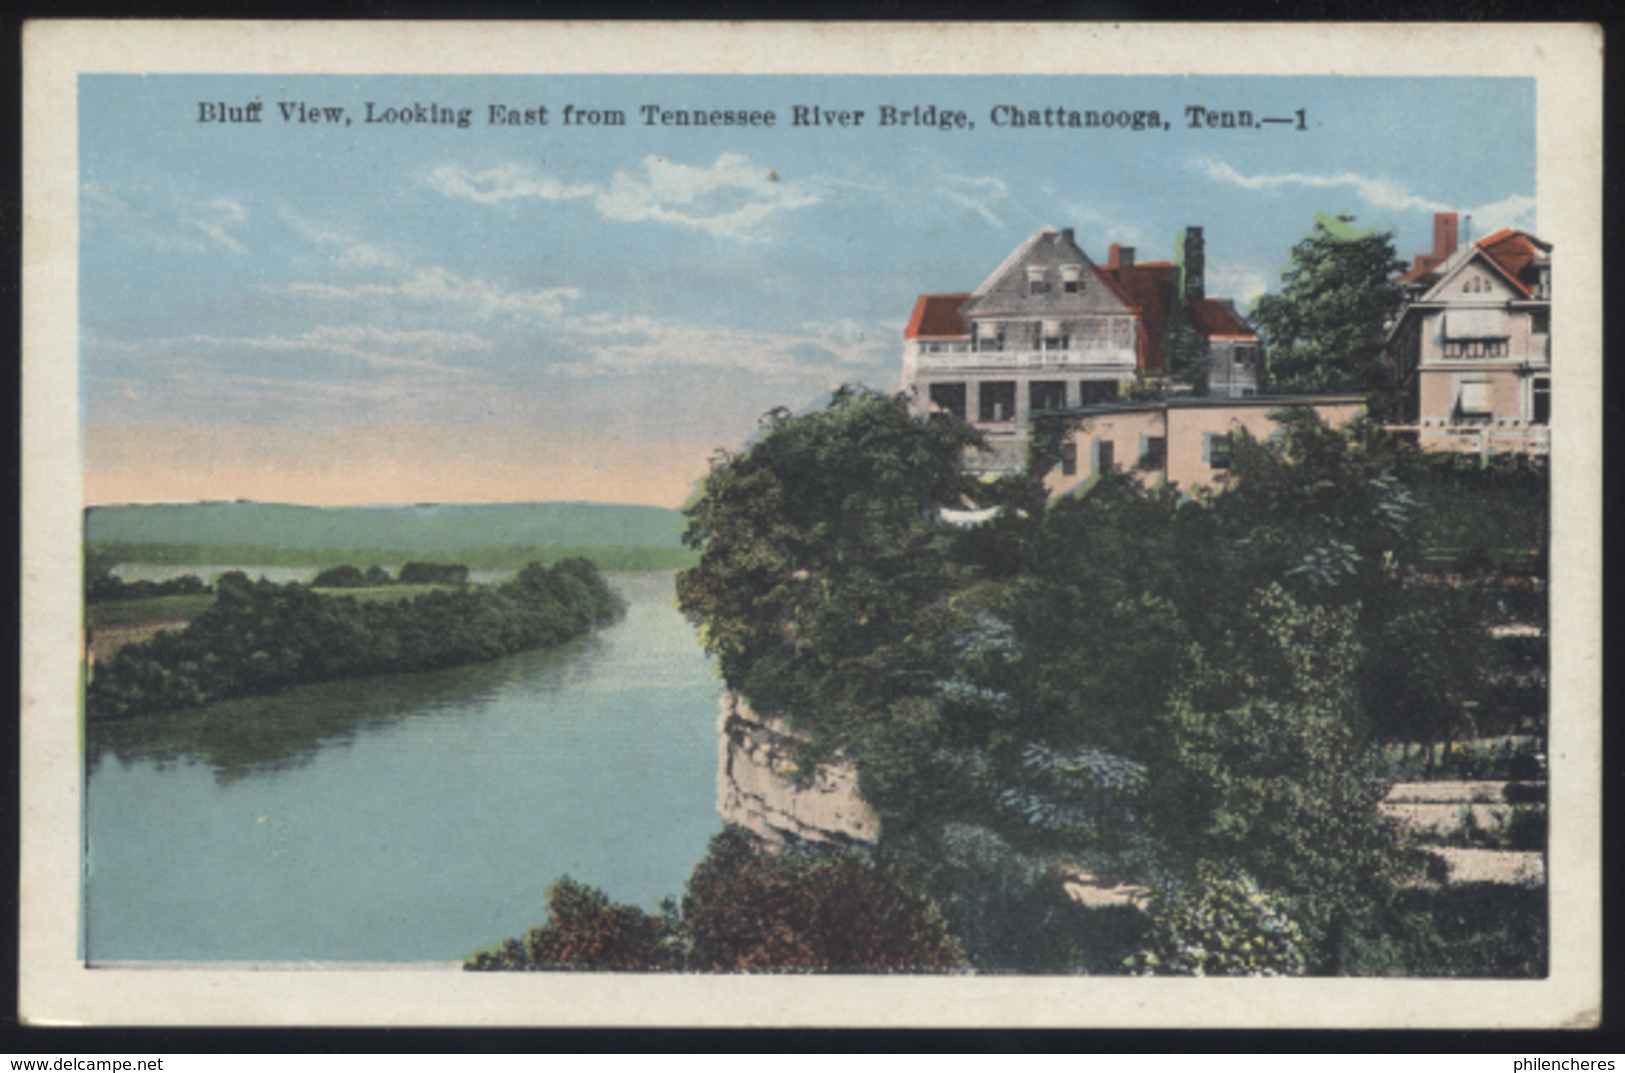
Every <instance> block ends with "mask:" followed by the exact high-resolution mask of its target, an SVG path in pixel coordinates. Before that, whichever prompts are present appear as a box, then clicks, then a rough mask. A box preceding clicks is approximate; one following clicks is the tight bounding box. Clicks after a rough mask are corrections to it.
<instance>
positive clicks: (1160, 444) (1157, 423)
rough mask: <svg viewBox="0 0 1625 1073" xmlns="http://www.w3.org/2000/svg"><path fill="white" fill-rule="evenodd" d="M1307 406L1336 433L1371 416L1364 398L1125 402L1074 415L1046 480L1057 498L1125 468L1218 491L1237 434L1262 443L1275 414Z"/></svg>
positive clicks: (1148, 478)
mask: <svg viewBox="0 0 1625 1073" xmlns="http://www.w3.org/2000/svg"><path fill="white" fill-rule="evenodd" d="M1283 406H1306V407H1309V408H1310V409H1312V410H1314V411H1315V413H1316V414H1317V415H1318V416H1319V417H1320V419H1321V420H1322V421H1323V422H1325V423H1326V424H1328V425H1331V426H1333V427H1336V426H1338V425H1342V424H1344V423H1346V422H1348V421H1351V420H1353V419H1354V418H1356V417H1358V416H1359V415H1360V414H1361V413H1363V412H1364V410H1365V399H1364V398H1363V397H1362V396H1359V395H1330V394H1328V395H1294V396H1288V397H1276V398H1267V397H1260V396H1253V397H1251V398H1244V399H1212V398H1198V397H1195V396H1187V397H1182V398H1174V399H1167V400H1158V401H1155V402H1143V403H1119V404H1117V405H1113V406H1101V407H1096V408H1091V409H1088V410H1082V411H1079V412H1077V413H1076V414H1073V415H1069V420H1068V430H1067V437H1066V439H1065V441H1064V442H1063V443H1062V445H1061V463H1060V465H1058V466H1057V467H1056V468H1055V469H1054V470H1053V471H1052V472H1051V473H1050V474H1049V475H1048V476H1047V477H1046V478H1045V481H1044V487H1045V488H1046V489H1047V490H1048V492H1049V493H1050V495H1051V496H1058V495H1065V494H1066V493H1068V492H1071V491H1075V490H1076V489H1078V488H1079V486H1081V485H1083V484H1084V482H1086V481H1088V480H1090V479H1091V478H1093V477H1094V476H1096V475H1097V474H1099V473H1102V472H1105V471H1106V470H1108V469H1113V468H1115V469H1119V470H1122V471H1123V472H1124V473H1127V474H1128V475H1130V476H1131V477H1133V478H1134V479H1135V480H1138V481H1139V482H1140V483H1141V484H1144V485H1146V486H1147V487H1151V486H1154V485H1157V484H1171V485H1175V486H1177V487H1179V488H1181V489H1183V490H1186V491H1190V490H1192V489H1195V488H1197V487H1203V488H1211V489H1214V490H1216V491H1217V490H1219V489H1222V488H1225V487H1226V486H1228V485H1229V483H1230V454H1229V438H1230V434H1231V433H1233V432H1237V431H1240V430H1245V431H1246V432H1247V433H1248V434H1249V435H1251V436H1252V437H1253V438H1254V439H1255V440H1264V439H1268V438H1269V435H1270V433H1272V432H1274V431H1275V429H1276V424H1275V422H1274V421H1273V420H1271V419H1270V416H1269V414H1270V412H1271V411H1272V410H1275V409H1277V408H1278V407H1283Z"/></svg>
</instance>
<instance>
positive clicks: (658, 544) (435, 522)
mask: <svg viewBox="0 0 1625 1073" xmlns="http://www.w3.org/2000/svg"><path fill="white" fill-rule="evenodd" d="M682 527H683V518H682V515H681V514H680V513H679V512H677V511H675V510H668V509H666V508H664V507H640V506H626V505H620V504H606V503H475V504H461V503H449V504H424V505H419V506H408V507H300V506H290V505H286V504H275V503H176V504H152V505H147V504H137V505H129V506H115V507H92V508H90V509H88V510H87V511H86V512H85V537H86V539H88V540H93V541H119V542H124V543H132V544H184V545H195V546H204V547H211V546H219V545H233V544H236V545H243V544H249V545H253V546H255V547H262V548H289V549H321V550H333V549H358V548H360V549H368V548H382V549H393V550H397V551H408V552H412V553H414V554H419V555H422V554H428V553H458V552H466V551H467V550H469V549H472V548H489V547H509V548H511V547H523V548H528V547H575V548H587V547H621V548H679V547H681V546H682V545H681V541H680V534H681V532H682Z"/></svg>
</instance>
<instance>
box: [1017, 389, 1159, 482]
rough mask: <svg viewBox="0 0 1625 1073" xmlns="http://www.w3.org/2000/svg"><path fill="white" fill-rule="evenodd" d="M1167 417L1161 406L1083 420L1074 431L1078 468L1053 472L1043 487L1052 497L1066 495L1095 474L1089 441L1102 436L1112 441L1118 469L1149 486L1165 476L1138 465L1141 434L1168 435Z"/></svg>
mask: <svg viewBox="0 0 1625 1073" xmlns="http://www.w3.org/2000/svg"><path fill="white" fill-rule="evenodd" d="M1166 425H1167V421H1166V417H1165V415H1164V412H1163V410H1162V409H1161V408H1160V407H1156V408H1151V407H1147V408H1146V409H1145V410H1119V411H1116V412H1114V413H1109V414H1103V415H1101V416H1099V417H1089V418H1085V419H1083V421H1082V423H1081V424H1080V425H1079V426H1078V427H1077V429H1076V430H1075V431H1074V432H1073V433H1072V442H1073V443H1075V444H1076V445H1077V449H1078V471H1077V473H1075V474H1073V475H1071V476H1067V475H1064V474H1063V473H1062V472H1061V470H1060V469H1059V468H1057V469H1055V470H1053V471H1051V473H1050V475H1049V476H1048V477H1047V478H1046V479H1045V481H1044V487H1045V488H1047V489H1048V490H1049V493H1050V495H1051V496H1058V495H1065V494H1066V493H1068V492H1070V491H1072V490H1073V489H1075V488H1077V486H1078V485H1080V484H1082V483H1083V482H1084V481H1087V480H1088V479H1089V478H1090V477H1093V476H1094V471H1093V469H1092V468H1091V465H1090V463H1091V458H1090V451H1089V448H1090V441H1092V440H1093V439H1095V438H1096V437H1099V438H1100V439H1102V440H1110V441H1111V443H1112V453H1113V455H1114V458H1115V462H1116V465H1117V468H1118V469H1120V470H1122V471H1123V472H1124V473H1127V474H1129V475H1130V476H1132V477H1134V478H1135V479H1136V480H1138V481H1139V482H1140V483H1141V484H1144V485H1146V486H1147V487H1150V486H1151V485H1153V484H1155V483H1156V482H1157V481H1159V480H1161V479H1162V470H1161V469H1156V470H1143V469H1140V468H1139V465H1138V463H1139V450H1140V437H1141V436H1142V435H1145V436H1165V435H1166V434H1167V433H1166Z"/></svg>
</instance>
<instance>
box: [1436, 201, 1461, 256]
mask: <svg viewBox="0 0 1625 1073" xmlns="http://www.w3.org/2000/svg"><path fill="white" fill-rule="evenodd" d="M1455 252H1456V214H1455V213H1453V212H1436V213H1434V214H1433V256H1435V257H1437V258H1438V259H1439V260H1441V261H1442V260H1444V259H1445V258H1446V257H1449V256H1450V255H1451V254H1452V253H1455Z"/></svg>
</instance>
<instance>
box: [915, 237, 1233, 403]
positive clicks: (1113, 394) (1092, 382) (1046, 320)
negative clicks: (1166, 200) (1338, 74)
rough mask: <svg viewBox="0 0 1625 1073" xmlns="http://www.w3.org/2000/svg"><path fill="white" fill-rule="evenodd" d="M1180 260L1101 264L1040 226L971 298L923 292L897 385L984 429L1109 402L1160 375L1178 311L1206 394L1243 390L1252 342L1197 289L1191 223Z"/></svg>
mask: <svg viewBox="0 0 1625 1073" xmlns="http://www.w3.org/2000/svg"><path fill="white" fill-rule="evenodd" d="M1181 253H1182V257H1181V263H1179V264H1175V263H1172V262H1168V261H1160V262H1152V263H1148V264H1135V263H1134V251H1133V250H1132V249H1129V248H1125V247H1122V246H1119V245H1116V244H1114V245H1113V246H1112V247H1111V254H1110V257H1109V259H1108V260H1107V262H1106V264H1105V265H1096V264H1095V263H1094V262H1093V261H1091V260H1090V259H1089V257H1088V256H1087V255H1086V254H1085V253H1084V252H1083V250H1082V249H1081V248H1080V247H1079V246H1078V244H1077V241H1076V239H1075V238H1074V235H1073V231H1072V229H1071V228H1066V229H1063V230H1056V229H1055V228H1053V227H1045V228H1042V229H1041V230H1039V231H1038V233H1036V234H1035V235H1033V236H1032V237H1031V238H1029V239H1028V240H1027V241H1026V242H1024V243H1022V244H1021V245H1020V246H1019V247H1017V248H1016V250H1015V251H1014V252H1012V253H1011V254H1010V256H1009V257H1006V258H1005V260H1004V262H1003V263H1002V264H1000V265H999V266H998V268H996V269H994V271H993V273H992V274H991V275H990V276H988V277H987V279H986V280H985V281H983V283H982V285H981V286H980V287H978V288H977V289H976V290H975V291H973V292H970V293H963V292H961V293H954V294H925V295H921V296H920V297H919V299H918V300H917V301H916V302H915V305H914V313H913V315H912V316H911V317H910V318H909V322H908V327H907V328H906V329H905V330H904V333H903V336H904V350H903V389H904V390H905V391H908V392H910V393H912V395H913V397H914V399H915V404H916V406H918V407H919V408H920V409H921V410H922V411H926V412H932V411H936V412H945V413H950V414H953V415H955V416H957V417H959V418H961V419H963V420H965V421H968V422H970V423H971V424H973V425H975V426H977V427H978V428H981V429H983V430H985V431H989V432H994V433H998V432H1010V433H1020V432H1021V431H1022V430H1024V429H1025V427H1026V422H1027V420H1028V418H1029V417H1030V416H1031V415H1032V414H1034V413H1038V412H1042V411H1046V410H1064V409H1069V408H1074V407H1079V406H1089V405H1093V404H1098V403H1102V402H1109V401H1112V400H1115V399H1117V398H1118V397H1119V395H1120V388H1121V386H1122V385H1123V384H1125V383H1128V382H1131V381H1133V380H1134V379H1135V377H1136V376H1138V375H1150V376H1155V375H1160V374H1162V373H1163V372H1165V371H1166V370H1165V365H1166V361H1165V357H1166V355H1165V352H1164V345H1165V342H1166V340H1167V337H1168V334H1169V332H1170V330H1171V318H1172V317H1173V316H1175V315H1179V314H1180V313H1181V311H1182V312H1183V315H1184V316H1185V318H1186V320H1187V322H1188V323H1189V324H1190V325H1191V327H1192V328H1193V329H1194V330H1195V332H1196V335H1197V343H1198V347H1199V349H1200V350H1201V352H1202V353H1203V354H1204V355H1205V357H1206V362H1205V368H1206V371H1207V377H1206V385H1205V386H1206V388H1207V390H1208V393H1210V394H1217V395H1222V396H1224V397H1232V396H1235V397H1239V396H1243V395H1251V394H1253V393H1254V392H1255V391H1256V388H1257V361H1258V340H1257V338H1256V336H1254V335H1253V333H1252V331H1251V329H1249V328H1248V327H1247V326H1246V324H1245V323H1244V322H1243V321H1242V320H1241V318H1240V317H1239V316H1237V315H1236V312H1235V310H1234V308H1233V307H1232V306H1231V305H1229V304H1228V303H1225V302H1220V301H1216V300H1214V299H1210V298H1207V297H1206V295H1205V294H1204V293H1203V282H1202V281H1203V270H1202V262H1203V254H1202V233H1201V229H1200V228H1194V227H1193V228H1189V229H1187V231H1186V232H1185V234H1184V236H1183V239H1182V243H1181Z"/></svg>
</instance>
